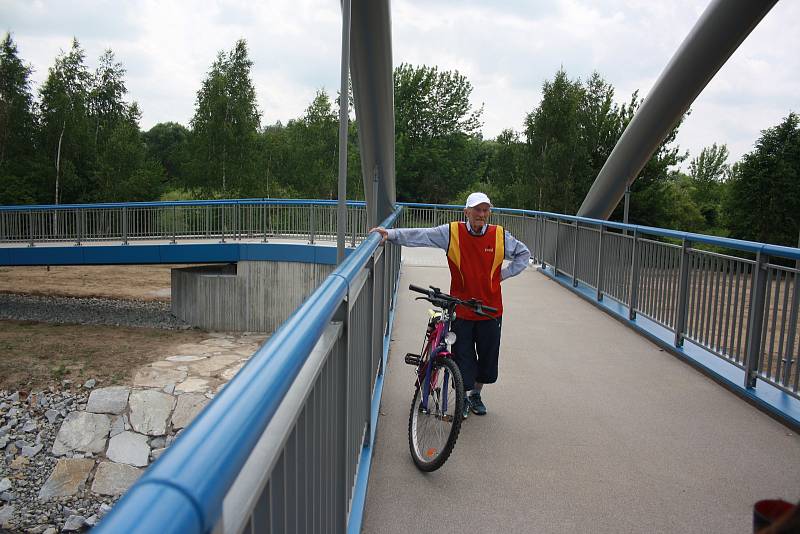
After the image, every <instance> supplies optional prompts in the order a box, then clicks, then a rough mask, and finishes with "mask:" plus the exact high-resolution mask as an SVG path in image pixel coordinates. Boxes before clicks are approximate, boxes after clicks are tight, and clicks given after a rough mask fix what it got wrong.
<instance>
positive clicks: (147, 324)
mask: <svg viewBox="0 0 800 534" xmlns="http://www.w3.org/2000/svg"><path fill="white" fill-rule="evenodd" d="M0 319H10V320H16V321H38V322H43V323H60V324H64V323H71V324H92V325H108V326H134V327H143V328H163V329H167V330H187V329H190V328H191V325H189V324H187V323H185V322H184V321H181V320H180V319H178V318H177V317H175V316H174V315H172V313H171V311H170V305H169V303H168V302H159V301H138V300H115V299H103V298H75V297H49V296H34V295H14V294H10V293H2V294H0Z"/></svg>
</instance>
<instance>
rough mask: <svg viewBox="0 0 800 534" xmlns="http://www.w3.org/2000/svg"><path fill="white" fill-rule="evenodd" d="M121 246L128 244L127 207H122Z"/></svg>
mask: <svg viewBox="0 0 800 534" xmlns="http://www.w3.org/2000/svg"><path fill="white" fill-rule="evenodd" d="M122 244H123V245H127V244H128V206H123V207H122Z"/></svg>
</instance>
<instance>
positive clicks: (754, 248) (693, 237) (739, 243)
mask: <svg viewBox="0 0 800 534" xmlns="http://www.w3.org/2000/svg"><path fill="white" fill-rule="evenodd" d="M235 205H285V206H308V205H316V206H335V205H336V201H335V200H315V199H275V198H250V199H226V200H176V201H154V202H112V203H99V204H59V205H45V204H37V205H15V206H0V212H3V211H6V212H8V211H11V212H34V211H46V210H55V211H61V210H68V209H113V208H148V207H153V208H156V207H172V206H174V207H192V206H235ZM347 205H348V206H353V207H364V206H365V205H366V203H365V202H364V201H360V200H349V201H348V202H347ZM397 205H398V206H405V207H409V208H428V209H452V210H461V209H463V206H460V205H455V204H426V203H418V202H398V203H397ZM493 211H495V212H498V213H506V214H509V215H527V216H538V217H549V218H554V219H559V220H563V221H570V222H577V223H582V224H591V225H597V226H603V227H604V228H615V229H618V230H627V231H629V232H633V231H637V232H639V233H640V234H648V235H655V236H659V237H666V238H672V239H678V240H686V241H691V242H693V243H704V244H707V245H714V246H718V247H724V248H728V249H733V250H740V251H744V252H750V253H754V254H758V253H762V254H768V255H770V256H780V257H783V258H789V259H794V260H800V249H798V248H795V247H787V246H782V245H773V244H769V243H759V242H755V241H746V240H742V239H733V238H729V237H718V236H711V235H706V234H697V233H693V232H682V231H679V230H671V229H668V228H658V227H653V226H642V225H637V224H625V223H621V222H616V221H606V220H601V219H591V218H588V217H578V216H575V215H564V214H560V213H552V212H548V211H538V210H525V209H517V208H494V209H493Z"/></svg>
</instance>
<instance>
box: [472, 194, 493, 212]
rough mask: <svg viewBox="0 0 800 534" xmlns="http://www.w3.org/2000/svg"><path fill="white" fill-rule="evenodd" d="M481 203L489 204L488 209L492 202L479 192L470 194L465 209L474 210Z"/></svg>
mask: <svg viewBox="0 0 800 534" xmlns="http://www.w3.org/2000/svg"><path fill="white" fill-rule="evenodd" d="M483 203H486V204H489V206H490V207H491V205H492V201H491V200H489V197H488V196H486V193H480V192H478V193H472V194H471V195H470V196H468V197H467V205H466V207H468V208H474V207H475V206H477V205H478V204H483Z"/></svg>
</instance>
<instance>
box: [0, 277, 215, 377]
mask: <svg viewBox="0 0 800 534" xmlns="http://www.w3.org/2000/svg"><path fill="white" fill-rule="evenodd" d="M172 267H173V266H172V265H136V266H80V267H51V268H50V270H49V271H48V270H47V269H46V268H45V267H0V292H4V293H17V294H28V295H52V296H66V297H105V298H117V299H136V300H161V301H169V298H170V293H169V288H170V268H172ZM205 337H207V334H206V333H205V332H203V331H200V330H187V331H175V330H161V329H151V328H127V327H114V326H89V325H84V326H82V325H57V324H45V323H36V322H21V321H0V389H7V390H17V389H23V390H28V391H31V390H37V389H44V388H46V387H48V386H50V385H56V386H60V385H61V382H62V381H63V380H71V381H72V382H73V383H78V382H80V383H83V382H84V381H86V380H88V379H89V378H95V379H97V380H98V383H99V385H100V386H108V385H111V384H117V383H119V384H124V383H131V381H132V378H133V374H134V373H135V372H136V370H137V369H138V368H139V367H140V366H142V365H145V364H147V363H150V362H152V361H156V360H159V359H163V358H164V357H165V356H168V355H169V353H170V351H171V350H172V349H173V348H174V347H176V346H177V345H180V344H183V343H196V342H199V341H201V340H202V339H204V338H205Z"/></svg>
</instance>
